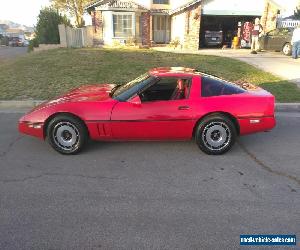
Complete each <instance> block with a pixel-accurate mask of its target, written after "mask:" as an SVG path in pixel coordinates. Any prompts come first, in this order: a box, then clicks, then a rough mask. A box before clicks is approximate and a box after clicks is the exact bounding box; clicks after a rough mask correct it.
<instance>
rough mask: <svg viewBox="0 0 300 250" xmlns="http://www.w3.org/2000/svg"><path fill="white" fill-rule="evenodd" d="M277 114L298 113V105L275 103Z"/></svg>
mask: <svg viewBox="0 0 300 250" xmlns="http://www.w3.org/2000/svg"><path fill="white" fill-rule="evenodd" d="M275 110H276V111H277V112H300V103H276V104H275Z"/></svg>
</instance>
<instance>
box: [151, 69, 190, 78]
mask: <svg viewBox="0 0 300 250" xmlns="http://www.w3.org/2000/svg"><path fill="white" fill-rule="evenodd" d="M195 72H196V70H195V69H191V68H185V67H160V68H154V69H151V70H149V74H150V75H154V76H163V75H165V76H168V75H177V74H180V75H194V74H195Z"/></svg>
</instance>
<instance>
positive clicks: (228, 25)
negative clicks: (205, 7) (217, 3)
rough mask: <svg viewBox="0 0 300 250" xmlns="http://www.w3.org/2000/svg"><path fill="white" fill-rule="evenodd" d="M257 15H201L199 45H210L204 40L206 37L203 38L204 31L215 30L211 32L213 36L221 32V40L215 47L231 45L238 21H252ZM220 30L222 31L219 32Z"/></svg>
mask: <svg viewBox="0 0 300 250" xmlns="http://www.w3.org/2000/svg"><path fill="white" fill-rule="evenodd" d="M256 17H259V16H216V15H202V18H201V25H200V39H199V47H200V48H205V47H210V45H208V44H207V42H205V41H206V40H207V38H205V32H206V33H207V32H209V31H216V32H217V33H215V32H213V36H221V35H220V34H222V42H221V44H218V45H215V47H221V46H222V45H225V44H226V45H227V46H228V47H230V46H231V42H232V39H233V37H234V36H236V35H237V30H238V22H242V23H244V22H254V20H255V18H256ZM221 31H222V33H221ZM215 38H217V37H212V38H211V39H215Z"/></svg>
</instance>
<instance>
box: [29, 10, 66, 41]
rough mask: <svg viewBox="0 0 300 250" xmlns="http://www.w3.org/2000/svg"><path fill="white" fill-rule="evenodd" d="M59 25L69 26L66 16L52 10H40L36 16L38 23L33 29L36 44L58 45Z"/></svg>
mask: <svg viewBox="0 0 300 250" xmlns="http://www.w3.org/2000/svg"><path fill="white" fill-rule="evenodd" d="M59 24H65V25H69V26H70V25H71V23H70V21H69V20H68V19H67V17H66V16H62V15H60V14H59V13H58V12H57V11H56V10H54V9H53V8H44V9H41V10H40V14H39V16H38V22H37V25H36V27H35V33H36V39H37V41H38V43H44V44H59V43H60V40H59V31H58V25H59Z"/></svg>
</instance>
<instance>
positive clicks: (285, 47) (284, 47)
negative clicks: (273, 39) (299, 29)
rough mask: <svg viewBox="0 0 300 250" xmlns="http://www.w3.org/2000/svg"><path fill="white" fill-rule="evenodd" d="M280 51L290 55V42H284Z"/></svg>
mask: <svg viewBox="0 0 300 250" xmlns="http://www.w3.org/2000/svg"><path fill="white" fill-rule="evenodd" d="M282 53H283V54H284V55H286V56H290V55H292V45H291V44H290V43H286V44H285V45H283V47H282Z"/></svg>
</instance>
